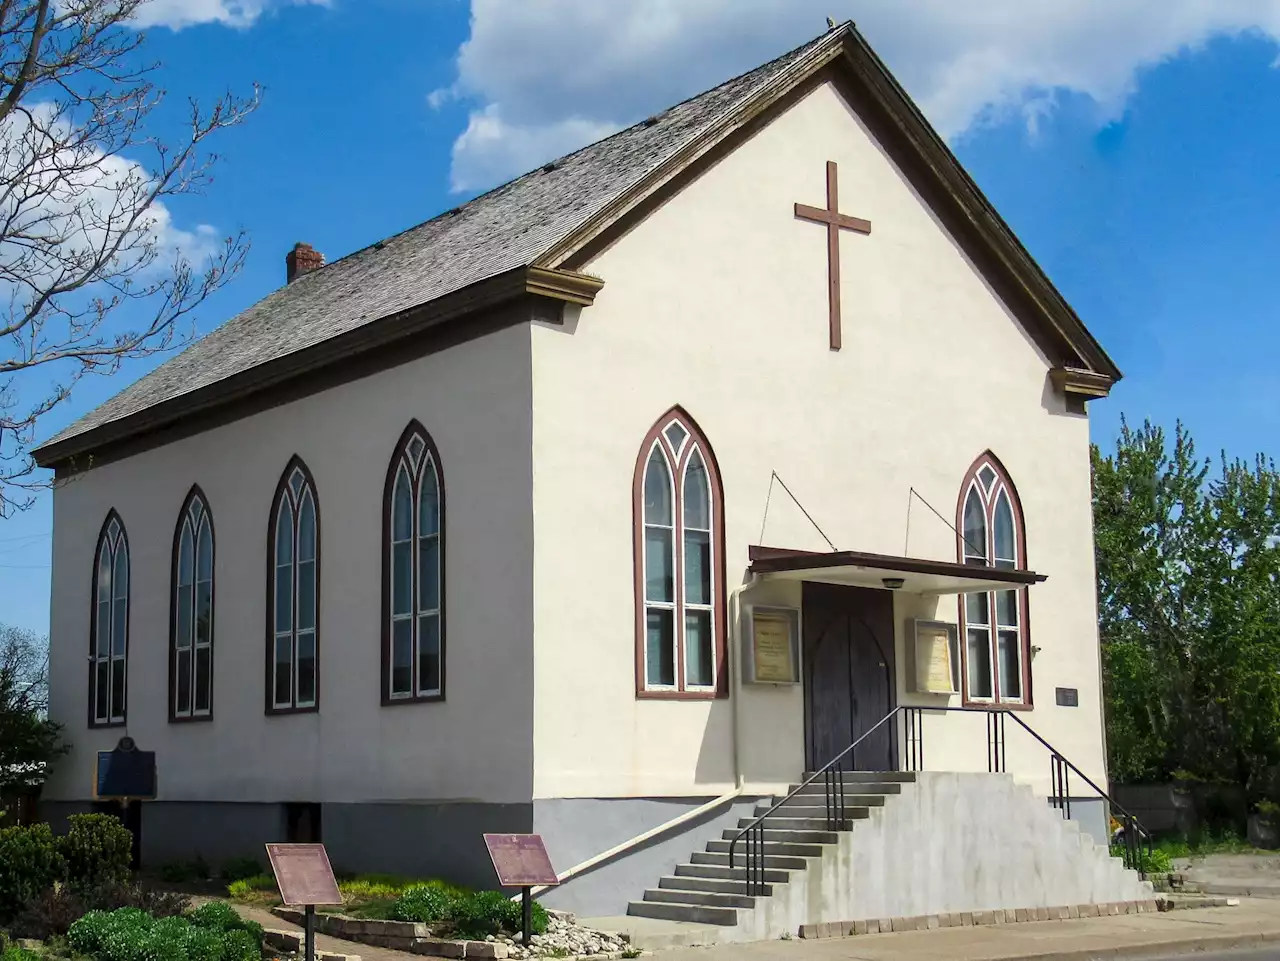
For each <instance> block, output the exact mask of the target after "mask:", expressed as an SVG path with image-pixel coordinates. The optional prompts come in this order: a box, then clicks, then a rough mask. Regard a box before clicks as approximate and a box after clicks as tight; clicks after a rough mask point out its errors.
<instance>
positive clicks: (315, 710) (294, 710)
mask: <svg viewBox="0 0 1280 961" xmlns="http://www.w3.org/2000/svg"><path fill="white" fill-rule="evenodd" d="M266 713H267V714H268V715H285V714H319V713H320V705H319V704H312V705H311V706H310V707H269V708H267V710H266Z"/></svg>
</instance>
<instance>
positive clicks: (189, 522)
mask: <svg viewBox="0 0 1280 961" xmlns="http://www.w3.org/2000/svg"><path fill="white" fill-rule="evenodd" d="M205 535H207V536H208V538H209V557H210V564H209V578H208V582H207V583H208V584H209V633H208V636H207V637H206V638H205V640H204V641H203V642H201V640H200V632H199V629H198V625H199V621H200V618H199V607H200V605H199V598H200V585H201V584H202V583H205V582H204V581H202V580H201V579H200V538H201V536H205ZM187 537H190V539H191V584H190V587H191V610H190V611H189V612H188V614H189V620H188V624H187V627H188V630H189V631H190V634H189V635H188V636H189V638H190V644H189V646H188V647H187V648H182V647H179V644H178V642H179V638H180V636H181V635H180V631H181V625H180V624H179V623H178V619H179V617H180V616H181V611H182V604H181V600H180V598H181V592H182V587H183V585H182V544H183V541H184V540H185V539H186V538H187ZM213 537H214V535H213V523H212V521H211V520H210V517H209V505H208V504H206V503H205V501H204V498H203V497H202V496H201V495H200V494H199V493H197V492H193V493H192V494H191V496H190V497H189V498H188V499H187V504H186V508H185V509H184V510H183V512H182V520H181V526H180V528H179V533H178V556H177V557H176V558H175V563H174V568H173V617H174V631H173V655H174V656H173V671H174V677H173V692H172V699H173V703H172V706H171V709H172V711H173V717H174V718H177V719H184V720H185V719H191V718H205V717H212V716H213V630H214V593H213V584H214V580H215V573H214V567H215V564H216V553H217V545H216V544H215V543H214V542H213ZM273 616H274V612H273ZM184 650H189V651H190V653H191V662H190V665H189V666H188V673H189V675H190V681H191V688H190V691H191V703H190V704H189V705H188V707H187V709H186V710H183V709H182V708H181V707H179V704H178V691H179V686H178V676H179V672H180V671H181V661H182V658H181V653H180V652H181V651H184ZM201 651H208V652H209V706H208V707H206V708H203V709H201V708H198V707H196V705H197V704H198V703H199V701H200V696H199V691H198V689H197V687H198V681H199V677H200V672H199V670H198V668H197V666H196V665H197V663H198V662H199V660H200V652H201Z"/></svg>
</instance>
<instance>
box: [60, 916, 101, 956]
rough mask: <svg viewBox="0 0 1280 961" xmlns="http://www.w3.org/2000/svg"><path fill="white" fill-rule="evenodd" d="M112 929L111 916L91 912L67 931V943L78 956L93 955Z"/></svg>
mask: <svg viewBox="0 0 1280 961" xmlns="http://www.w3.org/2000/svg"><path fill="white" fill-rule="evenodd" d="M110 927H111V915H109V914H107V912H106V911H90V912H89V913H88V914H86V915H85V916H84V917H82V918H81V919H80V920H79V921H76V922H75V923H74V924H72V925H71V927H70V929H69V930H68V931H67V943H68V944H70V945H71V947H72V949H73V950H75V952H76V953H77V954H93V953H94V952H95V951H97V950H98V946H99V945H101V944H102V939H103V938H104V937H105V936H106V933H107V929H108V928H110Z"/></svg>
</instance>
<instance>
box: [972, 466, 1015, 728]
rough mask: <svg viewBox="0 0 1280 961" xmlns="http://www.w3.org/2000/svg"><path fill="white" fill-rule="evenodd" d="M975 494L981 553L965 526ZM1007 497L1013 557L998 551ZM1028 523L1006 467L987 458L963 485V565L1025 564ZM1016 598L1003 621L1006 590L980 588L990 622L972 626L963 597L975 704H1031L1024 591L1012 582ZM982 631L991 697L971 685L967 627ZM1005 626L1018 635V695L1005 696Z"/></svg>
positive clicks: (1003, 565) (1010, 589)
mask: <svg viewBox="0 0 1280 961" xmlns="http://www.w3.org/2000/svg"><path fill="white" fill-rule="evenodd" d="M984 472H990V474H991V475H992V480H991V482H990V484H989V486H988V484H987V483H984V481H983V479H982V475H983V473H984ZM975 495H976V496H977V498H978V503H979V504H980V505H981V506H982V517H983V538H984V543H983V545H982V548H983V550H984V551H985V552H986V553H985V554H984V555H983V556H982V557H979V555H977V554H975V553H973V545H970V543H969V539H968V537H967V532H966V530H965V515H966V513H967V508H968V504H969V500H970V498H971V497H973V496H975ZM1001 498H1004V499H1005V501H1006V503H1007V504H1008V506H1009V518H1010V521H1011V523H1012V526H1013V529H1012V531H1011V535H1012V538H1013V552H1014V555H1015V556H1014V557H1012V558H1005V557H997V556H996V530H995V528H996V510H997V507H998V505H999V502H1000V499H1001ZM1023 523H1024V520H1023V518H1022V514H1021V512H1020V511H1019V510H1018V508H1017V500H1016V497H1015V494H1014V492H1013V489H1012V486H1011V485H1010V483H1009V482H1008V481H1007V480H1006V478H1005V476H1004V474H1003V472H1001V471H999V470H996V469H995V467H994V466H993V465H992V464H991V463H990V462H989V460H987V459H986V458H983V460H982V462H981V463H980V464H979V466H978V469H977V470H975V471H974V472H973V477H972V479H971V480H970V482H969V485H968V486H967V487H966V488H965V490H964V498H963V499H962V501H961V507H960V550H961V558H962V562H963V563H965V564H969V563H973V562H974V561H977V560H982V561H983V562H984V566H988V567H1007V568H1011V569H1014V570H1019V569H1021V568H1022V567H1023V566H1024V564H1025V563H1026V559H1025V558H1023V557H1021V556H1019V555H1020V551H1021V547H1022V538H1021V536H1020V533H1021V525H1022V524H1023ZM1008 591H1009V592H1011V593H1012V594H1013V597H1014V612H1015V616H1016V618H1017V623H1016V624H1013V625H1001V624H1000V614H999V601H998V598H999V595H1000V594H1002V593H1006V591H1004V590H993V591H981V592H974V593H981V594H984V595H986V598H987V621H986V623H985V624H981V625H977V626H973V625H971V623H970V621H969V611H968V601H967V598H968V594H962V595H961V596H960V622H961V624H962V625H963V628H964V629H963V632H962V637H963V642H964V658H965V663H964V671H963V675H964V676H963V681H964V699H965V700H966V701H967V702H969V703H971V704H992V705H1009V706H1013V707H1020V706H1024V705H1027V704H1028V703H1029V701H1028V698H1027V686H1028V673H1029V672H1028V670H1027V663H1026V659H1027V657H1028V656H1029V652H1028V650H1027V647H1028V645H1027V638H1026V632H1025V627H1026V610H1025V595H1024V591H1023V589H1021V588H1017V587H1012V588H1009V589H1008ZM971 630H973V631H978V630H981V631H984V632H985V633H986V635H987V650H988V652H989V661H988V663H989V665H990V685H991V695H990V696H989V697H978V696H975V695H974V694H973V693H972V692H971V690H970V684H969V679H970V667H969V663H970V655H969V632H970V631H971ZM1001 630H1004V631H1005V632H1008V631H1010V630H1014V631H1015V632H1016V634H1017V652H1018V688H1019V692H1018V696H1017V697H1007V696H1006V695H1005V693H1004V691H1003V688H1002V685H1001V683H1000V632H1001Z"/></svg>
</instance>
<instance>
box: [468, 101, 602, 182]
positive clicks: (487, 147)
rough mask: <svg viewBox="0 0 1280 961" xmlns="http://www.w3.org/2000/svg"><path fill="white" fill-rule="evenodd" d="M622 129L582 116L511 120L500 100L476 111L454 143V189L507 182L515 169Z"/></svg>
mask: <svg viewBox="0 0 1280 961" xmlns="http://www.w3.org/2000/svg"><path fill="white" fill-rule="evenodd" d="M617 129H618V125H616V124H612V123H608V122H605V123H597V122H595V121H592V120H587V119H586V118H583V117H565V118H563V119H560V120H554V121H551V122H544V123H534V124H512V123H509V122H508V121H507V120H506V118H505V117H503V115H502V106H501V104H496V103H491V104H489V106H487V107H485V108H484V109H483V110H476V111H473V112H472V114H471V120H470V122H468V124H467V129H466V130H464V131H463V132H462V134H461V136H459V137H458V139H457V140H456V141H454V144H453V173H452V181H453V189H454V190H457V191H461V190H472V189H474V188H478V187H487V186H490V185H492V184H495V183H498V182H500V181H502V180H505V179H506V178H507V177H508V176H509V175H510V173H511V171H517V172H519V171H523V170H525V169H527V168H528V167H530V166H536V164H537V163H538V162H540V161H541V160H542V159H550V158H552V157H559V156H562V155H563V154H566V153H569V152H570V151H572V150H575V149H577V148H578V147H580V146H582V145H583V144H587V143H591V142H593V141H595V140H599V139H600V138H602V137H607V136H608V135H609V134H611V133H613V132H614V131H615V130H617ZM529 158H535V160H534V163H533V164H529V163H528V161H529Z"/></svg>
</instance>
